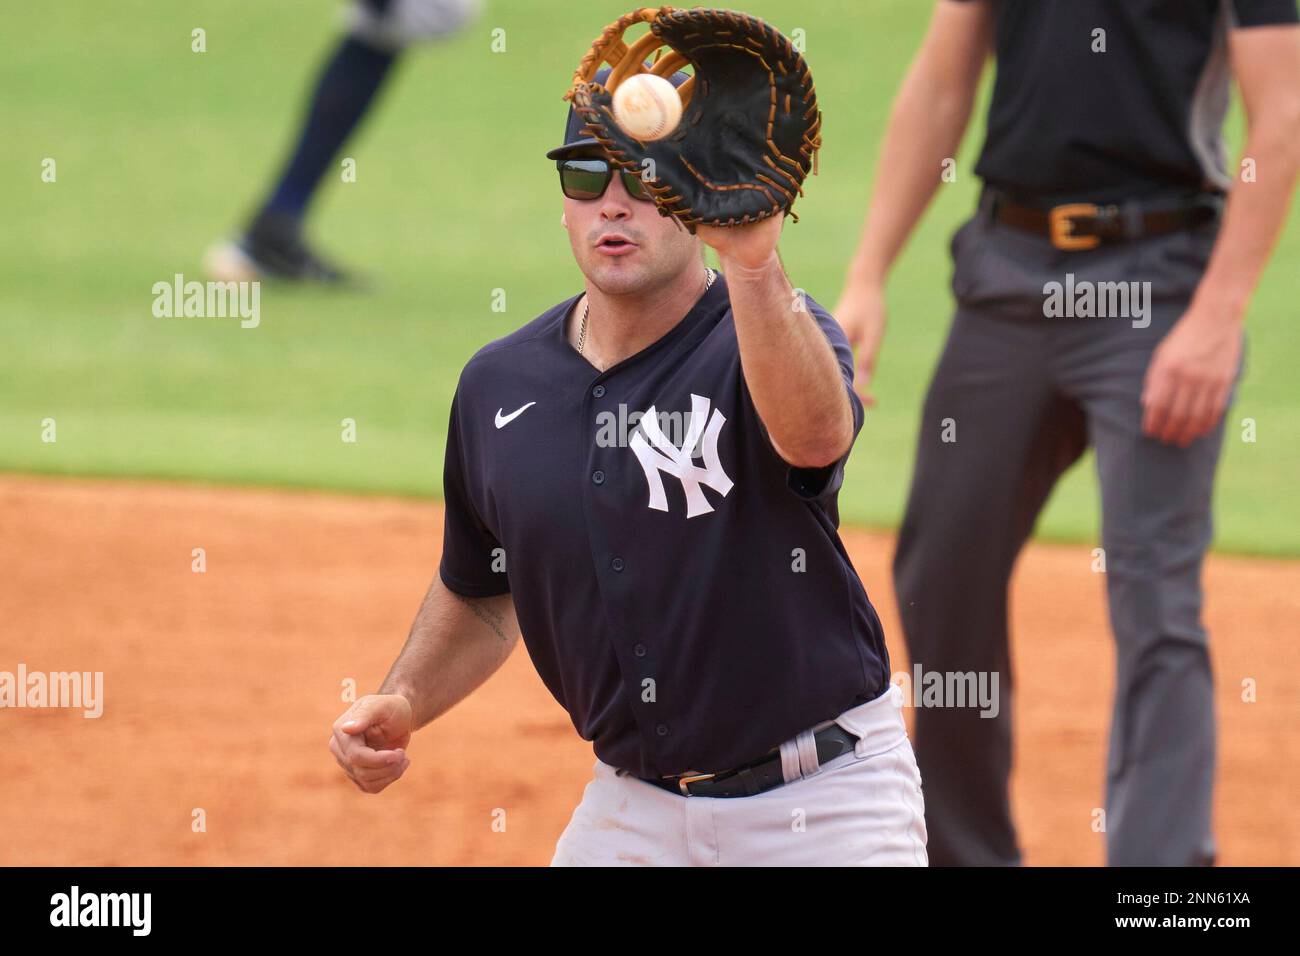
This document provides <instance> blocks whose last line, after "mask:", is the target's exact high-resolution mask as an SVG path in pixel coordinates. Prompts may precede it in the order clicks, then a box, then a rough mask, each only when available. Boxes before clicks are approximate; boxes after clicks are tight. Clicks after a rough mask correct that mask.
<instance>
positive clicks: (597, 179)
mask: <svg viewBox="0 0 1300 956" xmlns="http://www.w3.org/2000/svg"><path fill="white" fill-rule="evenodd" d="M608 184H609V164H608V163H606V162H605V161H604V160H603V159H567V160H565V161H564V162H562V163H561V164H560V187H561V188H562V189H563V190H564V195H566V196H568V197H569V198H570V199H599V198H600V196H601V195H603V194H604V192H605V187H606V186H607V185H608Z"/></svg>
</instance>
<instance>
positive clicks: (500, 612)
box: [330, 575, 519, 793]
mask: <svg viewBox="0 0 1300 956" xmlns="http://www.w3.org/2000/svg"><path fill="white" fill-rule="evenodd" d="M518 639H519V623H518V621H517V620H516V618H515V609H514V602H513V599H512V598H511V596H510V595H509V594H501V595H494V596H492V597H482V598H475V597H465V596H463V595H460V594H456V593H455V592H453V591H451V590H450V589H449V588H448V587H447V586H446V585H445V584H443V582H442V580H441V577H440V576H438V575H435V576H434V579H433V583H432V584H430V585H429V590H428V592H427V593H426V594H425V596H424V601H423V602H422V603H421V605H420V610H419V612H418V613H417V614H416V616H415V622H414V623H413V624H412V625H411V632H410V635H409V636H408V637H407V639H406V644H405V645H404V646H403V647H402V651H401V653H400V654H399V655H398V656H397V660H396V661H395V662H394V663H393V666H392V669H391V670H390V671H389V672H388V677H387V678H385V679H384V683H383V685H382V686H381V687H380V688H379V693H378V694H368V695H366V696H365V697H362V698H360V699H359V700H357V702H356V703H355V704H353V705H352V706H351V707H350V708H348V710H347V711H346V712H345V713H344V714H343V715H342V716H341V717H339V719H338V720H336V721H335V722H334V728H333V732H332V734H331V737H330V752H331V753H333V754H334V757H335V759H336V760H337V761H338V763H339V766H340V767H342V768H343V771H344V772H345V773H346V774H347V775H348V776H349V777H350V778H351V779H352V780H353V782H354V783H356V785H357V786H358V787H360V788H361V789H362V790H364V791H365V792H367V793H378V792H379V791H380V790H382V789H384V788H385V787H387V786H388V785H389V784H390V783H392V782H393V781H395V780H396V779H397V778H398V777H400V776H401V775H402V774H403V773H404V772H405V771H406V768H407V767H408V766H410V760H409V758H408V757H407V756H406V750H405V748H406V746H407V744H408V743H410V739H411V733H412V732H413V731H415V730H417V729H418V728H420V727H423V726H424V725H425V724H427V723H429V722H430V721H431V720H433V719H434V718H436V717H438V716H440V715H442V714H444V713H446V712H447V711H448V710H450V709H451V708H452V707H453V706H454V705H455V704H456V703H458V702H459V701H461V700H463V699H464V698H465V697H467V696H468V695H469V694H470V692H472V691H473V690H474V689H475V688H476V687H478V686H479V685H480V684H482V683H483V682H484V681H485V680H487V679H488V678H489V677H490V676H491V675H492V674H493V673H494V672H495V671H496V670H497V669H498V668H499V667H500V666H501V665H502V664H503V663H504V662H505V660H506V658H507V657H509V656H510V652H511V650H513V649H514V646H515V644H516V642H517V641H518Z"/></svg>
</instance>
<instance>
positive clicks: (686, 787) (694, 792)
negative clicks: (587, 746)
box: [641, 724, 858, 797]
mask: <svg viewBox="0 0 1300 956" xmlns="http://www.w3.org/2000/svg"><path fill="white" fill-rule="evenodd" d="M813 740H814V741H816V744H817V762H818V763H819V764H822V765H825V764H827V763H830V761H832V760H834V759H835V758H836V757H839V756H841V755H843V754H846V753H848V752H849V751H850V750H852V749H853V748H854V747H855V746H857V743H858V738H857V737H854V736H853V735H852V734H851V733H849V732H848V731H847V730H845V729H844V728H843V727H841V726H840V725H839V724H831V725H830V726H829V727H826V728H823V729H822V730H819V731H817V732H816V733H815V734H813ZM641 779H643V780H644V779H645V778H644V777H643V778H641ZM645 782H646V783H653V784H654V785H655V786H656V787H663V788H664V789H665V790H667V791H668V792H670V793H676V794H681V795H682V796H688V797H752V796H753V795H754V794H756V793H762V792H763V791H765V790H775V789H776V788H777V787H779V786H781V785H782V784H784V783H785V773H784V772H783V771H782V769H781V752H780V750H779V749H778V750H775V751H773V752H772V753H771V754H769V755H767V756H764V757H759V758H758V759H757V760H753V761H750V762H749V763H747V764H742V765H741V766H739V767H733V768H732V769H731V770H720V771H718V772H717V773H684V774H676V775H674V776H671V777H657V778H653V779H649V780H646V781H645Z"/></svg>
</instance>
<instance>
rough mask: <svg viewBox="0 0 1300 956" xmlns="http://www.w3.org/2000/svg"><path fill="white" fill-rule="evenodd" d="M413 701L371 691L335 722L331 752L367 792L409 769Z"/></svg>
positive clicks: (381, 788) (386, 784)
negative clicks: (406, 748) (407, 750)
mask: <svg viewBox="0 0 1300 956" xmlns="http://www.w3.org/2000/svg"><path fill="white" fill-rule="evenodd" d="M410 742H411V702H410V701H408V700H407V699H406V698H405V697H403V696H402V695H401V694H367V695H366V696H365V697H362V698H361V699H360V700H358V701H357V702H356V703H355V704H353V705H352V706H351V707H349V708H348V709H347V710H346V711H345V712H344V713H343V715H342V716H341V717H339V719H338V720H336V721H334V732H333V733H332V734H331V735H330V753H332V754H333V755H334V759H335V760H337V761H338V762H339V766H340V767H342V768H343V772H344V773H346V774H347V775H348V777H349V778H350V779H351V780H352V782H353V783H355V784H356V785H357V786H358V787H359V788H361V789H362V790H364V791H365V792H366V793H378V792H379V791H380V790H383V789H384V788H385V787H386V786H388V785H389V784H390V783H392V782H393V781H394V780H396V779H397V778H398V777H400V776H401V775H402V774H404V773H405V772H406V768H407V767H409V766H410V765H411V759H410V758H409V757H407V756H406V750H405V747H406V745H407V744H409V743H410Z"/></svg>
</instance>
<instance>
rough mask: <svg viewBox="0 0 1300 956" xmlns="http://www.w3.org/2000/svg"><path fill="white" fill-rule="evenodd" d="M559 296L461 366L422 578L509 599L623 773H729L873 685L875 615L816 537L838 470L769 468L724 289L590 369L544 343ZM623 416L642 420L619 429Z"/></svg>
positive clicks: (846, 367) (552, 677) (830, 542)
mask: <svg viewBox="0 0 1300 956" xmlns="http://www.w3.org/2000/svg"><path fill="white" fill-rule="evenodd" d="M577 299H578V297H577V296H574V297H573V298H571V299H569V300H567V301H565V302H563V303H561V304H560V305H557V306H556V307H554V308H552V309H550V310H549V311H547V312H546V313H544V314H543V315H541V316H540V317H538V318H537V319H535V320H534V321H532V322H530V323H529V324H528V325H526V326H524V327H523V328H522V329H520V330H518V331H517V332H515V333H513V334H512V335H510V336H508V337H506V338H504V339H501V340H500V341H497V342H494V343H492V344H491V345H488V346H487V347H485V348H484V349H482V350H481V351H480V352H479V353H478V354H477V355H475V356H474V357H473V359H471V360H470V362H469V364H468V365H467V366H466V368H465V370H464V372H463V373H462V375H461V379H460V383H459V385H458V387H457V392H456V396H455V399H454V401H453V405H452V412H451V425H450V431H449V435H448V440H447V458H446V468H445V472H444V485H445V488H444V490H445V496H446V509H447V511H446V526H445V532H444V549H443V558H442V564H441V568H440V574H441V578H442V581H443V583H444V584H446V585H447V587H448V588H450V589H451V590H452V591H455V592H458V593H460V594H463V595H466V596H473V597H486V596H489V595H495V594H502V593H505V592H507V591H509V592H510V593H511V595H512V598H513V601H514V605H515V610H516V613H517V615H518V619H519V624H520V628H521V631H522V634H523V638H524V642H525V644H526V645H527V647H528V651H529V654H530V655H531V656H532V659H533V662H534V664H535V666H536V667H537V670H538V673H539V674H540V675H541V677H542V680H543V681H544V682H545V684H546V686H547V687H548V688H549V689H550V691H551V693H552V694H554V695H555V697H556V699H557V700H558V701H559V702H560V703H561V704H562V705H563V706H564V707H565V709H566V710H567V711H568V712H569V714H570V716H571V717H572V719H573V722H574V726H575V727H576V728H577V730H578V732H579V733H580V734H581V735H582V736H583V737H584V738H585V739H587V740H591V741H593V743H594V747H595V750H596V755H597V757H599V758H600V759H601V760H603V761H604V762H605V763H607V764H610V765H612V766H615V767H619V768H623V769H627V770H630V771H631V772H633V773H636V774H637V775H639V776H642V777H651V776H659V775H667V774H674V773H681V772H684V771H687V770H705V771H707V770H714V769H720V768H725V767H731V766H735V765H737V764H740V763H742V762H744V761H747V760H752V759H753V758H754V755H755V754H762V753H764V752H766V751H767V750H768V749H770V748H772V747H775V746H777V745H778V744H780V743H781V742H782V741H783V740H788V739H790V738H792V737H794V736H795V735H796V734H798V733H799V732H800V731H803V730H806V729H807V728H808V727H811V726H813V725H815V724H817V723H818V722H820V721H824V720H829V719H832V718H833V717H835V716H836V715H837V714H839V713H842V712H843V711H844V710H845V709H847V708H849V707H852V706H854V705H855V704H856V703H861V702H866V701H868V700H873V699H875V698H876V697H878V696H879V695H880V694H881V693H883V692H884V691H885V690H886V689H887V688H888V682H889V662H888V656H887V652H886V649H885V644H884V639H883V635H882V631H881V626H880V621H879V619H878V618H877V616H876V612H875V610H874V609H873V608H872V606H871V603H870V602H869V600H868V598H867V595H866V592H865V590H864V589H863V587H862V584H861V582H860V580H859V579H858V576H857V574H856V572H855V571H854V569H853V566H852V564H851V563H850V561H849V558H848V555H847V554H846V552H845V550H844V547H843V545H842V544H841V542H840V539H839V536H838V534H837V531H836V528H837V525H838V514H837V510H836V496H837V493H838V490H839V487H840V484H841V482H842V479H843V469H844V460H843V459H841V460H840V461H839V462H837V463H836V464H835V465H833V466H831V467H829V468H825V469H817V470H810V469H800V468H791V467H790V466H788V465H787V464H786V463H785V462H784V461H782V460H781V459H780V458H779V457H778V455H777V454H776V452H775V451H774V449H773V447H772V445H771V443H770V441H769V440H768V437H767V435H766V432H765V431H764V429H763V426H762V423H761V421H760V419H759V417H758V413H757V411H756V410H755V408H754V405H753V403H752V400H751V399H750V396H749V394H748V391H747V389H746V386H745V380H744V377H743V374H742V371H741V365H740V353H739V349H738V346H737V342H736V332H735V327H734V324H733V320H732V314H731V308H730V303H729V300H728V296H727V286H726V281H725V279H724V278H722V277H719V278H718V280H717V281H716V282H715V283H714V284H713V286H712V288H710V289H709V290H708V291H707V292H705V294H704V295H703V297H702V298H701V299H700V300H699V301H698V302H697V303H696V305H695V306H694V308H692V309H691V311H690V312H689V313H688V314H687V315H686V317H685V318H684V319H683V320H682V321H681V322H680V323H679V324H678V325H677V326H675V327H674V328H673V329H672V330H671V331H669V332H668V333H667V334H666V335H665V336H664V337H663V338H661V339H660V340H658V341H657V342H655V343H653V344H652V345H650V346H649V347H647V348H645V349H644V350H642V351H641V352H638V353H637V354H635V355H633V356H631V357H630V358H628V359H626V360H624V361H622V362H619V363H618V364H616V365H614V366H612V367H610V368H609V369H607V370H606V371H604V372H598V371H597V370H596V369H595V368H594V367H593V366H592V365H590V364H589V363H588V362H587V361H586V360H585V359H584V358H583V357H582V356H580V355H579V354H578V353H577V352H576V351H575V350H574V349H573V347H572V346H571V345H570V344H569V342H568V341H567V339H566V338H565V331H564V330H565V318H566V316H567V315H568V313H569V311H570V309H571V308H572V307H573V305H574V303H575V302H576V301H577ZM806 302H807V308H808V309H809V311H810V312H811V313H812V314H813V315H814V316H815V317H816V319H817V321H818V323H819V325H820V326H821V328H822V330H823V332H824V333H825V334H826V336H827V338H828V339H829V340H830V342H831V344H832V346H833V347H834V349H835V353H836V358H837V359H838V361H839V365H840V368H841V371H842V374H843V376H844V380H845V387H846V389H847V390H848V392H849V395H850V397H851V401H852V403H853V418H854V434H855V436H856V434H857V431H858V430H859V429H860V428H861V426H862V418H863V410H862V405H861V402H860V401H859V400H858V398H857V396H855V395H853V393H852V388H851V382H852V377H853V367H852V356H851V353H850V350H849V346H848V343H847V342H846V340H845V338H844V334H843V332H842V331H841V330H840V328H839V326H838V325H837V324H836V323H835V321H834V320H833V319H832V318H831V317H830V315H829V314H828V313H827V312H826V311H825V310H824V309H822V308H821V306H820V305H818V304H817V303H816V302H814V301H813V300H812V299H807V300H806ZM632 412H642V413H644V416H645V417H644V418H643V419H641V421H640V423H639V427H637V428H635V429H629V431H628V433H626V434H622V433H621V432H620V429H619V427H618V425H617V422H619V421H620V420H626V418H627V417H628V415H630V414H631V413H632ZM687 413H690V414H689V415H687ZM611 423H614V424H611ZM847 455H848V453H847V452H846V453H845V458H847ZM503 559H504V560H503Z"/></svg>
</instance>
